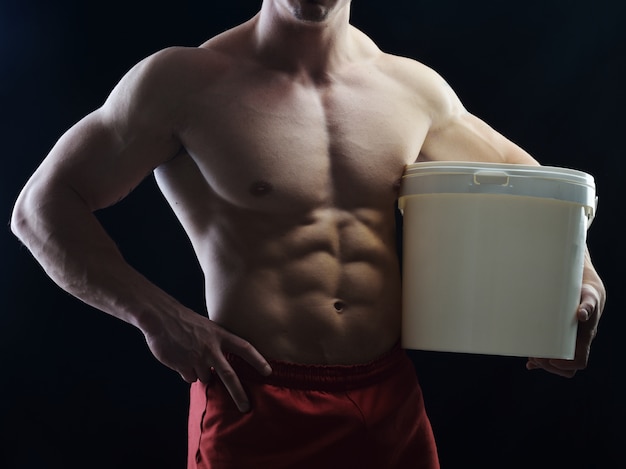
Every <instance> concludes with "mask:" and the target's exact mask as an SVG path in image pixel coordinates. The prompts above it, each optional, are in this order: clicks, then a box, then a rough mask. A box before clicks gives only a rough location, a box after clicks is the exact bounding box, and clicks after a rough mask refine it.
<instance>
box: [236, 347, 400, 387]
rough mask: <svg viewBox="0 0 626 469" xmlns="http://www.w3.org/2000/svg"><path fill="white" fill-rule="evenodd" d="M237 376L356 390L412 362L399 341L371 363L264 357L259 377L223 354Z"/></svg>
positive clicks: (281, 383)
mask: <svg viewBox="0 0 626 469" xmlns="http://www.w3.org/2000/svg"><path fill="white" fill-rule="evenodd" d="M226 359H227V360H228V362H229V363H230V364H231V366H232V367H233V369H234V370H235V372H236V373H237V375H238V376H239V378H240V379H241V380H242V381H243V382H246V381H251V382H257V383H263V384H268V385H272V386H279V387H287V388H294V389H309V390H320V391H342V390H350V389H357V388H361V387H364V386H368V385H372V384H375V383H378V382H381V381H384V380H385V379H386V378H387V377H388V376H389V375H392V374H395V373H397V372H398V371H400V370H401V369H402V367H406V366H407V365H410V366H411V367H412V364H411V362H410V360H409V358H408V356H407V354H406V352H405V351H404V349H402V348H401V347H400V345H399V344H396V345H395V346H394V347H393V348H392V349H391V350H389V351H388V352H386V353H385V354H383V355H381V356H380V357H378V358H376V359H374V360H373V361H371V362H368V363H363V364H356V365H309V364H300V363H289V362H283V361H279V360H268V362H269V364H270V366H271V367H272V374H271V375H270V376H267V377H266V376H262V375H261V374H259V373H258V372H257V371H256V370H255V369H254V368H252V366H250V365H249V364H248V363H247V362H246V361H245V360H243V359H242V358H240V357H238V356H236V355H233V354H229V353H227V354H226Z"/></svg>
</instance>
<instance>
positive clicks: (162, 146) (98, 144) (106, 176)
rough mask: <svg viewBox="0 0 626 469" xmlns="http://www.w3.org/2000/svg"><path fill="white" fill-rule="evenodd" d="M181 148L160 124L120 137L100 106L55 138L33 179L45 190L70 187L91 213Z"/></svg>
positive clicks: (128, 189) (120, 195)
mask: <svg viewBox="0 0 626 469" xmlns="http://www.w3.org/2000/svg"><path fill="white" fill-rule="evenodd" d="M127 130H128V129H127ZM179 147H180V145H179V144H178V143H177V141H176V139H175V138H174V137H173V136H171V135H169V134H168V133H167V132H160V131H159V129H158V128H155V129H152V130H151V129H135V130H134V131H129V132H126V135H121V134H120V132H119V130H118V128H117V126H116V121H115V119H114V118H112V117H111V116H110V115H109V113H107V111H106V110H105V109H99V110H97V111H94V112H93V113H91V114H89V115H88V116H86V117H85V118H83V119H82V120H81V121H79V122H78V123H77V124H76V125H74V126H73V127H72V128H71V129H70V130H68V131H67V132H66V133H65V134H64V135H63V136H62V137H61V138H60V139H59V141H58V142H57V143H56V145H55V146H54V147H53V149H52V150H51V152H50V153H49V155H48V156H47V157H46V159H45V160H44V161H43V163H42V164H41V166H40V167H39V168H38V169H37V171H36V172H35V174H34V175H33V178H32V180H31V183H32V184H38V187H39V190H41V191H42V192H44V193H46V192H49V193H51V192H54V191H55V190H59V191H60V190H64V189H70V190H72V191H73V192H74V193H76V194H77V195H78V196H79V197H80V198H81V199H83V201H84V202H85V204H86V205H87V207H88V208H89V209H90V210H92V211H93V210H97V209H100V208H103V207H107V206H109V205H112V204H114V203H115V202H118V201H119V200H121V199H122V198H124V197H125V196H126V195H127V194H128V193H129V192H131V191H132V190H133V189H134V188H135V187H136V186H137V185H138V184H139V183H140V182H141V181H142V180H143V179H144V178H145V177H146V176H147V175H148V174H150V172H151V171H152V170H153V169H154V168H155V167H156V166H158V165H159V164H161V163H162V162H163V161H166V160H167V159H169V158H171V157H173V156H175V154H176V153H177V152H178V150H179ZM50 195H51V196H52V195H53V194H50Z"/></svg>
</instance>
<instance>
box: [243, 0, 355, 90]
mask: <svg viewBox="0 0 626 469" xmlns="http://www.w3.org/2000/svg"><path fill="white" fill-rule="evenodd" d="M277 3H278V2H275V1H264V2H263V5H262V7H261V11H260V12H259V14H258V15H257V16H256V17H255V19H254V27H255V40H256V49H257V52H258V55H259V58H260V60H261V61H262V62H264V63H265V64H266V65H267V66H269V67H271V68H275V69H279V70H283V71H285V72H287V73H292V74H305V75H308V76H310V77H311V78H313V79H317V78H320V77H323V76H326V75H328V74H329V73H332V71H333V70H336V69H338V68H339V67H341V65H342V64H345V63H346V62H348V61H350V60H351V57H352V55H353V52H354V44H353V41H352V40H351V38H352V36H351V29H352V27H351V26H350V23H349V17H350V8H349V3H346V4H345V5H344V6H341V7H336V8H329V9H328V11H324V10H323V8H322V7H320V6H319V5H312V6H311V5H309V6H311V7H312V8H316V7H319V11H317V12H315V11H313V12H304V11H302V10H298V11H291V10H290V9H289V7H287V6H284V5H280V4H277ZM306 13H309V14H310V18H309V17H305V14H306ZM316 13H320V15H318V16H317V17H316V16H315V14H316Z"/></svg>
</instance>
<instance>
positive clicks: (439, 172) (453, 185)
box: [399, 161, 596, 218]
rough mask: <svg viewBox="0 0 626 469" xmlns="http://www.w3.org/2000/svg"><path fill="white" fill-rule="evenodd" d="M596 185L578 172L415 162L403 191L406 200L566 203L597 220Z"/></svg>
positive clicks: (405, 173)
mask: <svg viewBox="0 0 626 469" xmlns="http://www.w3.org/2000/svg"><path fill="white" fill-rule="evenodd" d="M595 191H596V186H595V182H594V179H593V177H592V176H591V175H589V174H587V173H584V172H582V171H578V170H575V169H568V168H559V167H554V166H530V165H520V164H502V163H473V162H464V161H452V162H426V163H414V164H410V165H408V166H407V167H406V170H405V172H404V175H403V177H402V186H401V188H400V199H399V205H400V208H404V203H405V201H404V199H405V198H406V197H410V196H413V195H423V194H500V195H515V196H526V197H540V198H548V199H556V200H563V201H566V202H572V203H576V204H580V205H581V206H583V207H585V211H586V213H587V216H588V217H589V218H593V214H594V211H595V207H596V196H595Z"/></svg>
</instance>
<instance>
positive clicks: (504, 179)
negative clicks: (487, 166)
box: [474, 171, 509, 186]
mask: <svg viewBox="0 0 626 469" xmlns="http://www.w3.org/2000/svg"><path fill="white" fill-rule="evenodd" d="M474 184H476V185H477V186H480V185H481V184H489V185H492V186H508V185H509V175H508V174H507V173H505V172H504V171H477V172H476V173H474Z"/></svg>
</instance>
